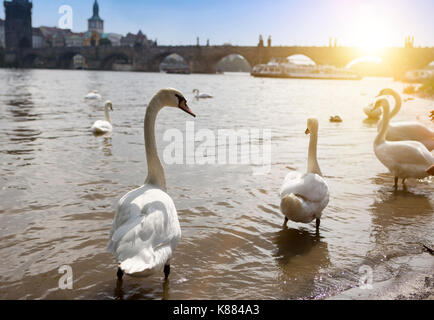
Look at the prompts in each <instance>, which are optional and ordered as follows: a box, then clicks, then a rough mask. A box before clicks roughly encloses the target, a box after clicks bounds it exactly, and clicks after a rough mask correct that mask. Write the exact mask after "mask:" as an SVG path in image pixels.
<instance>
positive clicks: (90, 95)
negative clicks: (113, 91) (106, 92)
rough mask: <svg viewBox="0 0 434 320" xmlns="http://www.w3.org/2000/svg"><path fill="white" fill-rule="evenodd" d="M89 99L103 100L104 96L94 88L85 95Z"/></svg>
mask: <svg viewBox="0 0 434 320" xmlns="http://www.w3.org/2000/svg"><path fill="white" fill-rule="evenodd" d="M84 98H85V99H87V100H101V99H102V97H101V95H100V94H99V93H98V90H93V91H92V92H90V93H88V94H87V95H86V96H85V97H84Z"/></svg>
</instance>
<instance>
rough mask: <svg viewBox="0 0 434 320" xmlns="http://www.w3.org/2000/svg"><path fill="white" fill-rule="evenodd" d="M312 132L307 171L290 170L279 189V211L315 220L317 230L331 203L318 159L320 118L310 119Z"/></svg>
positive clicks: (301, 219) (294, 218) (291, 217)
mask: <svg viewBox="0 0 434 320" xmlns="http://www.w3.org/2000/svg"><path fill="white" fill-rule="evenodd" d="M309 133H310V141H309V153H308V160H307V161H308V162H307V173H300V172H290V173H288V175H287V176H286V177H285V180H284V181H283V184H282V187H281V188H280V198H281V202H280V210H281V211H282V213H283V214H284V215H285V224H286V223H287V222H288V219H289V220H292V221H294V222H303V223H309V222H311V221H313V220H314V219H316V230H317V231H318V229H319V225H320V219H321V215H322V211H323V210H324V208H325V207H326V206H327V204H328V203H329V188H328V185H327V183H326V182H325V180H324V179H323V178H322V174H321V170H320V168H319V165H318V160H317V141H318V120H317V119H315V118H310V119H308V120H307V130H306V134H309Z"/></svg>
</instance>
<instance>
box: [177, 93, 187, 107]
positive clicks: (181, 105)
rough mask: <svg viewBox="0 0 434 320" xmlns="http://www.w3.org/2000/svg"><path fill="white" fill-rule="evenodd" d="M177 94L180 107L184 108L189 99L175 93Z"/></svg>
mask: <svg viewBox="0 0 434 320" xmlns="http://www.w3.org/2000/svg"><path fill="white" fill-rule="evenodd" d="M175 96H176V97H177V98H178V108H181V109H182V107H183V106H186V105H187V100H185V98H184V97H182V96H180V95H179V94H175Z"/></svg>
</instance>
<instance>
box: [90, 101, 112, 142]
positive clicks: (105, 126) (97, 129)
mask: <svg viewBox="0 0 434 320" xmlns="http://www.w3.org/2000/svg"><path fill="white" fill-rule="evenodd" d="M109 110H110V111H113V104H112V102H111V101H110V100H109V101H107V102H106V103H105V106H104V114H105V120H97V121H95V123H94V124H93V126H92V128H91V130H92V132H93V133H94V134H104V133H108V132H111V131H112V130H113V126H112V122H111V120H110V114H109Z"/></svg>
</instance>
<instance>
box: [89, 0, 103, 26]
mask: <svg viewBox="0 0 434 320" xmlns="http://www.w3.org/2000/svg"><path fill="white" fill-rule="evenodd" d="M88 31H90V32H93V31H96V32H98V33H104V20H102V19H101V18H100V17H99V5H98V1H97V0H95V3H94V4H93V16H92V18H90V19H89V20H88Z"/></svg>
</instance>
